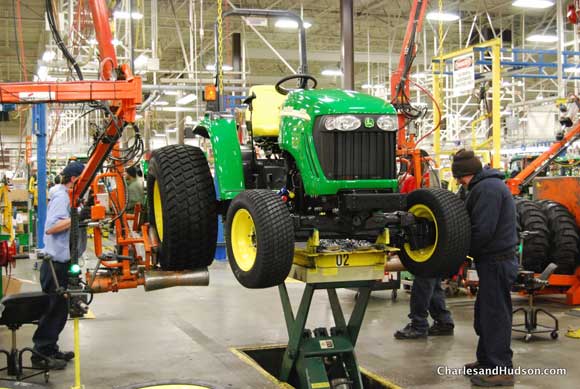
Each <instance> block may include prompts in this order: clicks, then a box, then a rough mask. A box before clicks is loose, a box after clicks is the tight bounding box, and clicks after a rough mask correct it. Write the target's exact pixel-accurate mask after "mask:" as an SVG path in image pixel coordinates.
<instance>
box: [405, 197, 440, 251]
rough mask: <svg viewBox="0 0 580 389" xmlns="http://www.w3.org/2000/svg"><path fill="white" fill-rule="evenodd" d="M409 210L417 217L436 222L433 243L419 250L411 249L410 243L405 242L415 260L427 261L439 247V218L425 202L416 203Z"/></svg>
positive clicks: (406, 248)
mask: <svg viewBox="0 0 580 389" xmlns="http://www.w3.org/2000/svg"><path fill="white" fill-rule="evenodd" d="M409 212H410V213H412V214H413V215H415V216H417V217H421V218H424V219H427V220H429V221H431V222H434V223H435V241H434V242H433V244H432V245H430V246H427V247H425V248H422V249H419V250H411V246H410V245H409V243H405V245H404V249H405V252H406V253H407V255H408V256H409V258H411V259H412V260H413V261H415V262H426V261H428V260H429V258H431V256H432V255H433V253H434V252H435V248H436V247H437V241H438V240H439V227H438V226H437V220H436V219H435V215H434V214H433V212H432V211H431V209H430V208H429V207H428V206H426V205H423V204H415V205H413V206H412V207H411V209H409Z"/></svg>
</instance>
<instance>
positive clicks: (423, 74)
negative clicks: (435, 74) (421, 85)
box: [411, 72, 427, 79]
mask: <svg viewBox="0 0 580 389" xmlns="http://www.w3.org/2000/svg"><path fill="white" fill-rule="evenodd" d="M411 77H412V78H417V79H419V78H427V73H424V72H419V73H415V74H413V75H412V76H411Z"/></svg>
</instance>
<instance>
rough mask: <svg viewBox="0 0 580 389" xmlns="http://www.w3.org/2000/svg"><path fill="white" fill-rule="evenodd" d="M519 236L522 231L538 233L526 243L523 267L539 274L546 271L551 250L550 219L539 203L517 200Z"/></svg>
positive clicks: (531, 236)
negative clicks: (546, 263)
mask: <svg viewBox="0 0 580 389" xmlns="http://www.w3.org/2000/svg"><path fill="white" fill-rule="evenodd" d="M516 211H517V213H516V217H517V228H518V236H519V234H520V233H521V232H522V231H530V232H537V233H538V234H534V235H530V236H529V237H528V238H527V239H526V240H525V241H524V251H523V254H522V262H523V263H522V265H523V267H524V269H525V270H529V271H533V272H537V273H538V272H539V273H541V272H542V271H543V270H544V267H545V262H546V258H547V257H548V252H549V250H550V229H549V226H548V218H547V216H546V214H545V212H544V210H543V208H542V205H541V204H539V203H538V202H535V201H532V200H526V199H516Z"/></svg>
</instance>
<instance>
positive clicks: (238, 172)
mask: <svg viewBox="0 0 580 389" xmlns="http://www.w3.org/2000/svg"><path fill="white" fill-rule="evenodd" d="M196 128H197V129H199V128H203V129H205V130H206V131H207V135H208V136H209V139H210V140H211V146H212V149H213V156H214V168H215V173H214V175H215V177H216V179H217V183H218V193H219V198H220V200H231V199H233V198H234V197H236V196H237V195H238V194H239V193H240V192H241V191H243V190H244V189H245V185H244V172H243V169H242V152H241V150H240V142H239V140H238V133H237V129H236V121H235V119H234V118H233V117H232V118H223V117H220V118H213V119H212V118H210V117H209V115H206V116H205V117H204V119H203V120H202V121H200V122H199V124H198V126H197V127H196Z"/></svg>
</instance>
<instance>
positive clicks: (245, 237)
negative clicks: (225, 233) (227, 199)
mask: <svg viewBox="0 0 580 389" xmlns="http://www.w3.org/2000/svg"><path fill="white" fill-rule="evenodd" d="M230 239H231V241H232V243H231V244H232V251H233V254H234V260H235V261H236V263H237V265H238V266H239V267H240V269H242V270H243V271H249V270H250V269H251V268H252V267H254V264H255V263H256V247H257V245H258V241H257V239H256V227H255V225H254V220H253V219H252V215H250V212H248V211H247V210H245V209H238V210H237V211H236V214H235V215H234V220H232V229H231V234H230Z"/></svg>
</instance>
